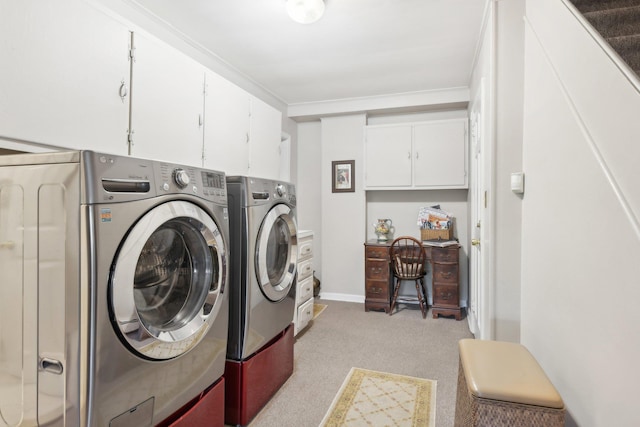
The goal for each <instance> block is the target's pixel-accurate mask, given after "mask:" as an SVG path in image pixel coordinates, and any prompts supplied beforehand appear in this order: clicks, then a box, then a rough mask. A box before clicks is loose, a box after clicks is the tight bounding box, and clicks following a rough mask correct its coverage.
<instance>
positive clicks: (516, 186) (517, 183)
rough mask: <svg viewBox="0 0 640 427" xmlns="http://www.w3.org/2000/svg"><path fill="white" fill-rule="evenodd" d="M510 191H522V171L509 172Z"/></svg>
mask: <svg viewBox="0 0 640 427" xmlns="http://www.w3.org/2000/svg"><path fill="white" fill-rule="evenodd" d="M511 191H513V192H514V193H516V194H522V193H524V172H514V173H512V174H511Z"/></svg>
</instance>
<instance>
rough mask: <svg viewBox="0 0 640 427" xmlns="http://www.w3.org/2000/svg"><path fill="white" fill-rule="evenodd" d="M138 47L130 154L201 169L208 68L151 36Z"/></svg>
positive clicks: (137, 39)
mask: <svg viewBox="0 0 640 427" xmlns="http://www.w3.org/2000/svg"><path fill="white" fill-rule="evenodd" d="M134 46H135V59H134V63H133V85H132V99H131V100H132V107H131V128H132V130H133V135H132V136H133V142H132V144H131V154H132V155H134V156H136V157H143V158H150V159H158V160H166V161H170V162H174V163H182V164H187V165H192V166H201V165H202V144H203V124H204V117H203V108H204V68H203V67H202V66H201V65H200V64H198V63H197V62H196V61H194V60H192V59H191V58H189V57H187V56H186V55H184V54H183V53H181V52H179V51H177V50H175V49H173V48H172V47H171V46H169V45H167V44H165V43H163V42H161V41H159V40H157V39H155V38H152V37H150V36H146V35H142V34H140V33H136V34H135V35H134Z"/></svg>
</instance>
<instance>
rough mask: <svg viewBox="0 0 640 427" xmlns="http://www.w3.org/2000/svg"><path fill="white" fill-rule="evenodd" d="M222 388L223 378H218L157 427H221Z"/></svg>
mask: <svg viewBox="0 0 640 427" xmlns="http://www.w3.org/2000/svg"><path fill="white" fill-rule="evenodd" d="M224 388H225V381H224V378H220V379H219V380H218V381H217V382H216V383H215V384H213V385H212V386H211V387H209V388H208V389H207V390H205V391H204V392H202V394H201V395H200V396H198V397H196V398H195V399H193V400H192V401H191V402H189V403H187V404H186V405H185V406H183V407H182V408H180V410H178V411H177V412H176V413H175V414H173V415H172V416H170V417H169V418H167V419H166V420H164V421H163V422H161V423H160V424H158V425H157V427H197V426H207V427H223V426H224Z"/></svg>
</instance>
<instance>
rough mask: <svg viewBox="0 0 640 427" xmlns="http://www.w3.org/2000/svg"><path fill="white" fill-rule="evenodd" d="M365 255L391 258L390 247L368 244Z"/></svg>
mask: <svg viewBox="0 0 640 427" xmlns="http://www.w3.org/2000/svg"><path fill="white" fill-rule="evenodd" d="M365 255H366V257H367V258H381V259H389V248H388V247H386V246H380V247H377V246H368V247H367V249H366V254H365Z"/></svg>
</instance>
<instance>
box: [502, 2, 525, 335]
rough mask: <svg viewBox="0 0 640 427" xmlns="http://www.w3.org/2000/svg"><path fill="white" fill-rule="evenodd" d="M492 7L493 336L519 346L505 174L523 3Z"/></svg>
mask: <svg viewBox="0 0 640 427" xmlns="http://www.w3.org/2000/svg"><path fill="white" fill-rule="evenodd" d="M494 5H495V7H496V15H495V19H496V31H495V35H496V43H497V46H496V64H495V65H496V88H497V90H496V110H495V112H496V132H495V175H494V176H495V188H494V199H495V200H494V201H495V224H496V226H495V232H496V234H495V276H494V277H495V298H494V304H495V306H494V307H495V310H494V318H495V321H494V322H495V323H494V328H495V329H494V334H495V335H494V337H495V339H497V340H501V341H512V342H519V341H520V273H521V272H520V256H521V254H520V247H521V242H522V241H521V234H522V229H521V228H522V227H521V224H522V196H521V195H516V194H514V193H513V192H512V191H511V181H510V179H511V173H512V172H520V171H522V108H523V81H524V20H523V16H524V11H525V1H524V0H511V1H500V2H496V3H494Z"/></svg>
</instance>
